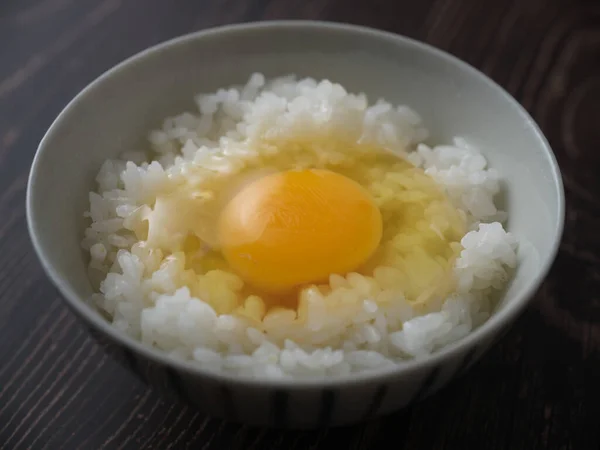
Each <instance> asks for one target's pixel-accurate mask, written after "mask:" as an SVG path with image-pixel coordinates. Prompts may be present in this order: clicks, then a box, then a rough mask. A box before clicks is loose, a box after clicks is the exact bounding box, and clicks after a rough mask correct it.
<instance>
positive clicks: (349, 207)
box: [218, 169, 382, 292]
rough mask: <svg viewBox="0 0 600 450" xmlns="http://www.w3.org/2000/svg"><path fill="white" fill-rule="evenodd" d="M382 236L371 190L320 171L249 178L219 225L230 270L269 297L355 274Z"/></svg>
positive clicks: (340, 176)
mask: <svg viewBox="0 0 600 450" xmlns="http://www.w3.org/2000/svg"><path fill="white" fill-rule="evenodd" d="M381 235H382V217H381V212H380V211H379V208H378V207H377V205H375V203H374V202H373V200H372V198H371V197H370V195H369V193H368V192H367V191H366V190H365V189H364V188H363V187H362V186H361V185H360V184H358V183H356V182H355V181H353V180H351V179H349V178H346V177H344V176H343V175H340V174H337V173H335V172H331V171H328V170H318V169H310V170H301V171H286V172H279V173H275V174H271V175H267V176H264V177H262V178H260V179H258V180H256V181H253V182H252V183H250V184H248V185H247V186H245V187H244V188H243V189H242V190H241V191H240V192H238V193H237V194H236V195H235V196H234V197H233V198H232V199H231V200H230V201H229V203H228V204H227V205H226V206H225V207H224V209H223V211H222V213H221V216H220V219H219V223H218V237H219V243H220V246H221V251H222V253H223V256H224V257H225V259H226V260H227V262H228V263H229V265H230V266H231V268H232V269H233V270H235V271H236V272H237V273H238V274H239V275H240V276H241V277H242V278H243V279H244V280H245V281H246V282H247V283H249V284H251V285H254V286H255V287H257V288H260V289H263V290H265V291H270V292H282V291H287V290H289V289H291V288H294V287H295V286H298V285H303V284H306V283H316V282H320V281H326V280H327V278H328V277H329V275H330V274H334V273H335V274H344V273H347V272H351V271H354V270H357V269H358V268H359V267H360V266H361V265H362V264H364V263H365V262H366V261H367V260H368V259H369V257H370V256H371V255H372V254H373V253H374V251H375V250H376V248H377V246H378V245H379V242H380V240H381Z"/></svg>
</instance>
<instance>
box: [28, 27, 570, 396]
mask: <svg viewBox="0 0 600 450" xmlns="http://www.w3.org/2000/svg"><path fill="white" fill-rule="evenodd" d="M289 29H297V30H313V31H315V32H332V31H333V32H337V33H342V34H343V33H347V34H353V35H360V36H364V37H368V38H370V39H376V40H381V41H386V42H390V43H402V44H403V45H407V46H410V47H412V48H414V49H416V50H418V51H422V52H426V53H429V54H431V55H433V56H435V57H436V58H440V59H442V60H445V61H446V62H447V63H448V64H452V65H455V66H459V67H460V68H461V69H462V70H463V71H466V72H468V73H470V74H471V75H473V76H476V77H478V78H480V79H481V80H482V81H484V82H485V83H486V84H488V85H489V86H490V87H491V88H492V89H494V90H495V91H496V93H497V94H498V95H499V96H501V97H503V98H504V100H505V101H507V102H508V103H510V104H512V106H513V107H515V108H516V109H517V111H518V112H519V113H520V114H521V116H522V117H523V119H525V120H526V121H527V124H528V126H529V127H530V128H531V130H532V131H533V132H534V134H535V135H536V137H537V138H538V139H539V141H540V144H541V147H543V149H544V153H545V157H546V158H548V162H549V165H550V166H551V169H552V176H553V181H554V184H555V187H556V188H557V190H558V192H559V195H558V198H557V199H556V201H557V203H558V205H557V206H558V209H557V210H558V214H557V217H556V218H555V219H556V221H557V223H556V225H555V233H554V241H553V242H552V247H551V249H550V252H549V254H548V256H547V257H546V258H545V259H544V260H542V261H540V266H539V270H538V272H537V274H536V275H535V276H534V277H532V278H531V281H530V282H529V284H528V286H527V287H526V288H525V289H523V290H522V292H521V293H520V295H517V296H516V297H515V298H513V300H512V301H511V302H510V304H509V305H507V307H505V308H503V309H501V310H500V311H498V312H495V313H494V314H492V315H491V317H490V318H489V319H488V320H487V321H485V322H484V323H483V324H482V325H480V326H479V327H478V328H476V329H474V330H473V331H471V332H470V333H469V334H468V335H467V336H465V337H463V338H462V339H459V340H458V341H455V342H453V343H451V344H448V345H446V346H444V347H442V348H441V349H439V350H437V351H436V352H434V353H432V354H431V355H429V356H427V357H424V358H421V359H413V360H408V361H406V362H403V363H402V364H399V365H397V366H395V367H390V368H385V369H381V370H377V371H373V372H358V373H352V374H349V375H345V376H339V377H338V376H336V377H331V378H306V379H304V378H301V379H297V378H293V379H267V378H254V377H251V376H248V375H235V374H230V373H223V372H219V371H215V370H214V369H210V368H203V367H201V366H199V365H196V364H193V363H191V362H188V361H182V360H178V359H174V358H172V357H169V356H168V355H167V354H166V353H165V352H163V351H161V350H158V349H155V348H151V347H149V346H147V345H146V344H143V343H142V342H141V341H138V340H135V339H133V338H132V337H130V336H128V335H125V334H124V333H122V332H120V331H118V330H117V329H116V328H114V327H113V326H112V324H110V323H109V322H108V321H107V320H105V319H104V318H102V317H101V315H100V314H99V313H97V312H95V311H93V310H92V309H91V308H90V307H89V305H88V304H87V303H86V302H85V300H84V299H82V298H80V297H79V296H78V295H77V294H76V293H75V291H74V290H73V289H72V288H71V286H70V283H69V282H68V281H66V280H65V279H63V278H62V277H61V276H60V274H59V273H58V272H57V271H56V270H55V269H54V268H53V266H52V264H51V260H52V257H51V256H50V255H48V254H46V252H45V250H44V244H43V242H42V241H41V240H40V237H39V236H38V234H37V232H36V229H37V227H38V226H39V225H36V224H37V223H40V221H39V217H38V214H37V213H36V211H35V207H34V203H35V201H34V199H35V197H36V193H35V184H36V179H37V174H38V172H39V171H40V170H41V169H40V159H41V155H42V154H43V153H44V152H45V149H46V148H47V144H48V142H49V141H51V139H52V136H53V134H55V132H56V130H57V129H58V128H59V126H60V123H61V122H62V120H63V119H64V117H65V115H66V114H67V112H68V111H69V110H71V109H72V108H74V107H75V106H76V105H77V104H79V103H81V102H83V101H84V100H85V97H86V95H87V94H88V93H89V92H91V91H92V90H93V89H95V88H96V86H98V85H100V84H101V83H102V82H103V81H104V80H106V79H108V78H109V77H111V76H112V75H114V74H115V73H117V72H119V71H121V70H125V69H126V68H127V67H129V66H130V65H132V64H135V63H136V61H138V60H141V59H143V58H147V57H151V56H153V55H155V54H158V53H160V52H163V51H167V50H169V49H172V48H175V47H179V46H183V45H186V44H187V43H189V42H192V41H197V40H202V39H206V38H210V37H213V36H217V35H221V34H232V33H240V34H244V33H247V32H275V33H276V32H277V31H278V30H289ZM26 218H27V226H28V231H29V234H30V238H31V240H32V243H33V247H34V250H35V252H36V254H37V256H38V258H39V260H40V262H41V264H42V267H43V269H44V271H45V272H46V275H47V276H48V277H49V279H50V281H51V282H52V284H54V286H55V287H56V288H57V289H58V291H59V292H60V293H61V294H62V295H61V296H62V297H63V298H64V300H65V301H66V302H67V305H68V306H69V307H70V309H71V311H73V312H75V313H76V315H77V316H79V317H80V318H81V319H83V320H84V321H85V322H86V323H87V324H88V326H91V327H92V328H94V329H95V330H96V331H98V332H100V333H102V334H104V335H106V336H108V337H109V338H110V340H111V341H113V343H115V342H116V343H118V345H120V346H122V347H125V348H126V349H127V350H129V351H130V352H134V353H136V354H140V355H141V356H143V357H144V358H146V359H148V360H149V361H151V362H152V363H154V364H158V365H161V366H165V367H168V368H171V369H175V370H177V371H179V372H180V373H184V374H186V375H189V376H195V377H201V378H213V379H217V380H220V381H221V382H223V383H229V384H237V385H246V386H251V387H257V388H273V387H279V388H285V389H288V390H297V389H306V388H315V387H318V388H327V387H329V388H335V387H337V388H340V387H349V386H353V385H359V384H365V383H373V382H385V381H386V380H389V379H392V378H396V377H400V376H410V375H411V374H415V373H416V372H419V371H423V370H427V369H429V370H431V368H432V367H434V366H438V365H441V363H443V362H444V361H448V360H452V359H456V358H457V357H458V356H459V355H462V354H464V353H465V352H466V351H468V350H469V349H472V348H474V347H475V346H476V345H477V343H478V342H480V341H485V340H487V339H490V340H491V339H492V338H494V337H495V336H497V335H499V334H500V333H501V330H502V328H504V327H507V326H509V325H510V324H511V323H512V322H514V321H515V319H516V318H517V317H518V316H519V315H520V314H521V313H522V311H523V310H524V308H525V307H526V306H527V305H528V303H529V302H530V300H531V299H532V297H533V295H534V294H535V292H536V291H537V290H538V288H539V287H540V285H541V283H542V282H543V281H544V279H545V278H546V276H547V275H548V272H549V270H550V268H551V266H552V264H553V263H554V260H555V259H556V256H557V253H558V248H559V245H560V242H561V240H562V235H563V230H564V222H565V194H564V186H563V182H562V177H561V173H560V168H559V166H558V163H557V160H556V157H555V155H554V153H553V151H552V149H551V147H550V144H549V143H548V141H547V139H546V137H545V136H544V134H543V133H542V131H541V130H540V128H539V127H538V125H537V124H536V122H535V121H534V120H533V118H532V117H531V116H530V115H529V113H528V112H527V111H526V110H525V109H524V108H523V107H522V106H521V105H520V104H519V102H518V101H517V100H516V99H515V98H513V97H512V96H511V95H510V94H509V93H508V92H507V91H506V90H504V89H503V88H502V87H501V86H499V85H498V84H497V83H496V82H494V81H493V80H492V79H491V78H489V77H488V76H486V75H485V74H483V73H482V72H480V71H479V70H477V69H476V68H474V67H473V66H471V65H470V64H468V63H466V62H465V61H462V60H461V59H459V58H457V57H455V56H453V55H451V54H450V53H447V52H445V51H443V50H440V49H438V48H435V47H434V46H432V45H430V44H427V43H425V42H421V41H418V40H416V39H413V38H409V37H406V36H403V35H400V34H396V33H392V32H389V31H382V30H378V29H375V28H371V27H367V26H361V25H353V24H347V23H340V22H330V21H321V20H273V21H255V22H248V23H236V24H231V25H222V26H217V27H211V28H207V29H204V30H200V31H196V32H191V33H187V34H183V35H180V36H177V37H175V38H172V39H169V40H166V41H163V42H161V43H158V44H156V45H153V46H150V47H148V48H146V49H144V50H142V51H140V52H138V53H136V54H134V55H132V56H130V57H128V58H126V59H124V60H123V61H121V62H120V63H118V64H116V65H115V66H113V67H112V68H110V69H108V70H107V71H105V72H104V73H102V74H101V75H100V76H98V77H97V78H96V79H94V80H93V81H92V82H91V83H89V84H88V85H87V86H86V87H85V88H84V89H82V90H81V91H80V92H79V93H78V94H77V95H76V96H75V97H74V98H73V99H72V100H71V101H70V102H69V103H68V104H67V105H66V106H65V107H64V108H63V110H62V111H61V112H60V113H59V115H58V116H57V117H56V118H55V120H54V121H53V123H52V124H51V125H50V127H49V128H48V130H47V131H46V133H45V135H44V137H43V138H42V140H41V141H40V144H39V146H38V148H37V151H36V154H35V157H34V159H33V163H32V165H31V169H30V173H29V179H28V183H27V193H26ZM486 351H487V349H486Z"/></svg>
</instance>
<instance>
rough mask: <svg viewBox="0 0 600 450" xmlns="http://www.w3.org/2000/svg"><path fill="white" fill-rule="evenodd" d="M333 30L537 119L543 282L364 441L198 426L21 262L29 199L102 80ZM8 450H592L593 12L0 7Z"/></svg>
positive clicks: (326, 1) (496, 2)
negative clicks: (49, 146)
mask: <svg viewBox="0 0 600 450" xmlns="http://www.w3.org/2000/svg"><path fill="white" fill-rule="evenodd" d="M283 18H296V19H304V18H306V19H325V20H333V21H341V22H349V23H358V24H363V25H368V26H373V27H377V28H381V29H385V30H389V31H393V32H397V33H401V34H404V35H408V36H411V37H414V38H417V39H419V40H423V41H426V42H429V43H431V44H433V45H435V46H437V47H439V48H442V49H444V50H446V51H449V52H451V53H453V54H455V55H457V56H458V57H460V58H461V59H463V60H465V61H467V62H469V63H470V64H472V65H474V66H475V67H477V68H479V69H481V70H482V71H484V72H485V73H486V74H487V75H489V76H490V77H492V78H493V79H494V80H496V81H497V82H498V83H500V84H501V85H502V86H504V87H505V88H506V89H507V90H508V91H509V92H510V93H511V94H513V95H514V96H515V97H516V98H517V99H518V100H519V101H520V102H521V103H522V104H523V105H524V106H525V107H526V108H527V109H528V110H529V111H530V112H531V113H532V114H533V116H534V118H535V119H536V121H537V122H538V123H539V124H540V126H541V127H542V129H543V131H544V133H545V134H546V136H547V137H548V139H549V140H550V142H551V144H552V146H553V148H554V150H555V152H556V156H557V159H558V161H559V163H560V165H561V168H562V170H563V172H564V181H565V186H566V189H567V223H566V230H565V236H564V241H563V244H562V246H561V250H560V254H559V257H558V259H557V261H556V264H555V265H554V267H553V269H552V272H551V275H550V276H549V278H548V280H547V281H546V282H545V284H544V285H543V287H542V288H541V289H540V292H539V293H538V295H537V297H536V300H535V302H534V304H533V305H532V307H530V308H529V309H528V311H527V312H526V313H525V314H524V316H523V317H522V318H521V319H520V320H519V322H518V323H517V324H516V325H515V327H514V328H513V329H512V331H511V332H510V333H509V334H508V335H507V336H506V337H505V338H504V339H502V340H501V342H500V343H499V344H498V345H497V346H495V347H494V348H493V349H492V351H490V353H489V354H488V355H487V356H486V357H485V358H484V359H483V360H482V361H481V362H480V363H478V364H477V365H476V366H475V367H474V368H473V369H472V370H470V371H469V372H468V373H467V374H466V375H465V376H463V377H462V378H460V379H458V380H456V381H455V382H454V383H453V384H452V385H450V386H449V387H448V388H446V389H444V390H443V391H442V392H440V393H439V394H437V395H435V396H433V397H431V398H429V399H427V400H425V401H424V402H422V403H419V404H416V405H414V406H413V407H411V408H410V409H409V410H405V411H402V412H399V413H397V414H394V415H391V416H388V417H385V418H383V419H379V420H375V421H371V422H368V423H366V424H364V425H361V426H356V427H348V428H343V429H333V430H328V431H320V432H302V433H300V432H295V433H282V432H276V431H270V430H263V429H255V428H250V427H240V426H236V425H232V424H229V423H225V422H220V421H217V420H212V419H208V418H206V417H203V416H201V415H199V414H198V413H196V412H194V411H192V410H189V409H187V408H185V407H182V406H180V405H179V404H176V403H171V402H169V401H167V400H164V399H163V398H161V397H159V396H158V395H157V394H156V393H155V392H153V391H151V390H149V389H147V388H146V387H145V386H143V385H141V384H140V383H139V382H137V381H136V380H135V379H134V378H133V377H132V376H131V375H130V374H129V373H127V372H126V371H124V370H123V369H122V368H121V367H120V366H118V365H117V364H115V363H114V361H113V360H112V359H111V358H110V357H107V356H106V355H104V354H103V352H102V351H101V350H100V349H99V348H98V347H97V346H96V345H95V344H93V343H92V341H91V340H90V339H89V337H88V336H87V333H86V332H85V331H84V330H83V329H81V328H80V326H79V325H78V324H77V323H76V320H75V319H74V318H73V317H72V315H71V314H70V313H69V312H68V311H67V310H66V308H65V307H64V306H63V305H62V302H61V301H60V299H59V298H58V297H57V294H56V292H55V291H54V289H53V288H52V287H51V286H50V284H49V283H48V281H47V280H46V278H45V276H44V274H43V272H42V270H41V268H40V266H39V264H38V262H37V260H36V258H35V256H34V254H33V250H32V248H31V245H30V242H29V237H28V234H27V231H26V225H25V216H24V200H25V186H26V181H27V174H28V170H29V166H30V164H31V161H32V158H33V155H34V152H35V149H36V147H37V144H38V142H39V140H40V139H41V137H42V136H43V134H44V132H45V130H46V129H47V127H48V126H49V124H50V123H51V122H52V120H53V119H54V117H55V116H56V115H57V114H58V113H59V112H60V110H61V109H62V108H63V107H64V105H65V104H66V103H67V102H68V101H69V100H70V99H71V98H72V97H73V96H74V95H75V94H76V93H77V92H78V91H79V90H80V89H82V88H83V87H84V86H85V85H86V84H88V83H89V82H90V81H92V80H93V79H94V78H95V77H97V76H98V75H100V74H101V73H102V72H103V71H104V70H106V69H108V68H110V67H111V66H113V65H114V64H116V63H118V62H120V61H121V60H123V59H124V58H126V57H128V56H130V55H132V54H133V53H135V52H137V51H139V50H142V49H143V48H146V47H148V46H150V45H153V44H156V43H158V42H160V41H163V40H165V39H168V38H172V37H174V36H177V35H180V34H183V33H187V32H190V31H193V30H198V29H202V28H206V27H209V26H214V25H220V24H225V23H234V22H243V21H254V20H260V19H266V20H270V19H283ZM0 61H2V63H1V64H0V219H1V220H0V361H1V362H0V449H7V450H8V449H10V450H12V449H61V448H65V449H86V450H87V449H180V448H182V449H186V448H193V449H198V448H200V449H224V448H227V449H260V448H272V449H286V450H289V449H306V448H312V449H319V448H324V449H325V448H331V447H333V446H340V445H341V446H343V447H344V448H351V449H367V448H387V447H388V446H389V447H391V446H392V445H391V443H393V448H399V449H454V448H473V449H484V448H485V449H491V450H493V449H515V450H517V449H523V450H535V449H556V450H558V449H561V450H562V449H572V450H587V449H590V450H592V449H593V450H596V449H598V448H600V427H598V420H599V418H600V387H599V383H598V380H600V234H599V233H598V232H597V230H598V226H599V225H600V197H599V195H600V178H599V177H598V170H599V169H600V152H599V151H598V149H600V127H599V126H598V122H597V120H598V113H599V112H600V110H599V107H598V105H599V104H600V4H598V3H597V2H596V1H585V0H422V1H419V2H416V1H408V0H370V1H364V0H289V1H277V0H245V1H244V0H203V1H201V2H199V1H191V0H190V1H186V0H173V1H162V0H100V1H96V0H4V1H2V2H0Z"/></svg>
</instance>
